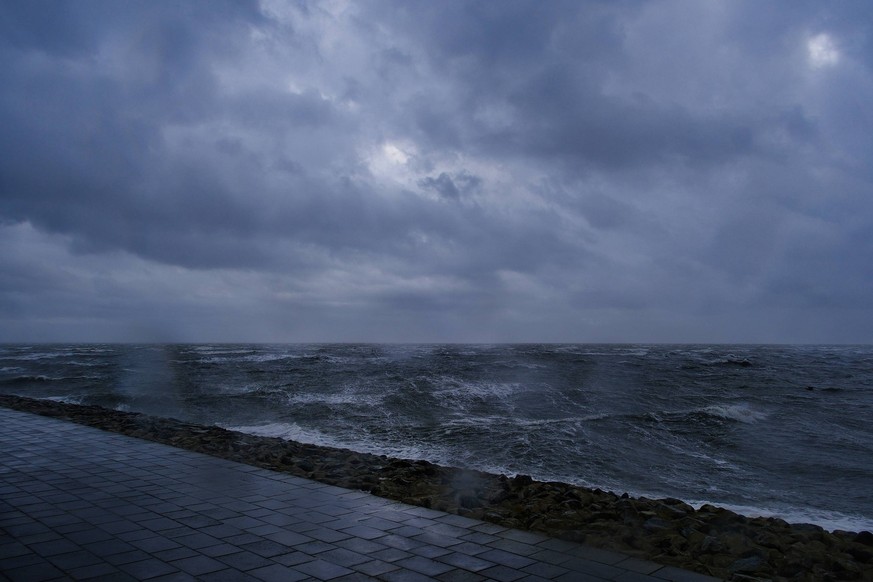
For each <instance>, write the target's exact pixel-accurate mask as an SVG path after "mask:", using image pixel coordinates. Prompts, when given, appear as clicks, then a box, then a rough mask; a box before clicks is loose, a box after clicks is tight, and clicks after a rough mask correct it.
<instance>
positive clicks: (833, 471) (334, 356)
mask: <svg viewBox="0 0 873 582" xmlns="http://www.w3.org/2000/svg"><path fill="white" fill-rule="evenodd" d="M0 392H2V393H7V394H19V395H23V396H30V397H36V398H50V399H55V400H61V401H65V402H73V403H81V404H97V405H100V406H104V407H109V408H117V409H120V410H130V411H139V412H146V413H150V414H156V415H160V416H169V417H175V418H179V419H183V420H188V421H193V422H198V423H206V424H217V425H220V426H224V427H227V428H233V429H236V430H241V431H245V432H250V433H254V434H259V435H269V436H279V437H285V438H289V439H294V440H298V441H302V442H309V443H315V444H322V445H330V446H338V447H345V448H350V449H354V450H357V451H363V452H372V453H377V454H387V455H391V456H400V457H407V458H421V459H427V460H429V461H433V462H436V463H440V464H445V465H454V466H464V467H470V468H477V469H482V470H486V471H491V472H499V473H505V474H517V473H521V474H528V475H532V476H533V477H534V478H537V479H542V480H558V481H564V482H569V483H575V484H579V485H585V486H589V487H599V488H601V489H607V490H612V491H615V492H629V493H630V494H632V495H645V496H648V497H678V498H680V499H683V500H685V501H688V502H690V503H692V504H696V505H699V504H702V503H713V504H716V505H721V506H723V507H728V508H730V509H734V510H735V511H738V512H740V513H744V514H747V515H775V516H779V517H782V518H784V519H787V520H788V521H793V522H809V523H817V524H819V525H822V526H824V527H826V528H828V529H848V530H855V531H857V530H862V529H867V530H873V346H714V345H590V344H584V345H551V344H549V345H375V344H363V345H345V344H342V345H224V344H221V345H218V344H210V345H113V344H106V345H5V346H0Z"/></svg>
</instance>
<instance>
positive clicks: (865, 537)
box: [855, 530, 873, 546]
mask: <svg viewBox="0 0 873 582" xmlns="http://www.w3.org/2000/svg"><path fill="white" fill-rule="evenodd" d="M855 541H856V542H858V543H859V544H864V545H865V546H873V533H870V532H869V531H866V530H865V531H861V532H858V535H856V536H855Z"/></svg>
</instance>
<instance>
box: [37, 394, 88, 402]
mask: <svg viewBox="0 0 873 582" xmlns="http://www.w3.org/2000/svg"><path fill="white" fill-rule="evenodd" d="M40 400H51V401H52V402H62V403H64V404H82V403H83V402H84V401H85V396H84V395H67V396H46V397H44V398H40Z"/></svg>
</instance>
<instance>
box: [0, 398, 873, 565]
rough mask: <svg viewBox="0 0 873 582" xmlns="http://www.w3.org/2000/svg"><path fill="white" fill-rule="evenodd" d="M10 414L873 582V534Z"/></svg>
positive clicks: (65, 410) (699, 555) (639, 548)
mask: <svg viewBox="0 0 873 582" xmlns="http://www.w3.org/2000/svg"><path fill="white" fill-rule="evenodd" d="M0 405H2V406H5V407H8V408H14V409H17V410H23V411H27V412H32V413H36V414H42V415H46V416H52V417H56V418H61V419H66V420H70V421H73V422H77V423H81V424H85V425H89V426H93V427H97V428H100V429H103V430H108V431H112V432H117V433H121V434H126V435H130V436H134V437H138V438H143V439H148V440H152V441H157V442H161V443H165V444H169V445H172V446H175V447H179V448H184V449H189V450H193V451H198V452H202V453H206V454H210V455H214V456H217V457H223V458H226V459H231V460H235V461H240V462H243V463H248V464H251V465H256V466H260V467H264V468H268V469H272V470H276V471H282V472H285V473H289V474H293V475H297V476H301V477H306V478H309V479H314V480H317V481H321V482H324V483H329V484H332V485H337V486H340V487H346V488H350V489H359V490H363V491H368V492H371V493H373V494H375V495H379V496H381V497H385V498H389V499H394V500H398V501H403V502H405V503H410V504H415V505H420V506H423V507H429V508H433V509H439V510H442V511H446V512H450V513H456V514H459V515H464V516H468V517H472V518H476V519H482V520H485V521H489V522H493V523H496V524H500V525H503V526H506V527H513V528H520V529H527V530H531V531H536V532H541V533H545V534H547V535H551V536H554V537H557V538H561V539H566V540H571V541H576V542H581V543H585V544H588V545H592V546H596V547H600V548H605V549H612V550H617V551H621V552H625V553H628V554H632V555H635V556H639V557H642V558H647V559H650V560H654V561H657V562H659V563H663V564H669V565H675V566H679V567H682V568H687V569H690V570H695V571H698V572H701V573H704V574H709V575H712V576H717V577H721V578H724V579H727V580H737V581H740V580H745V581H752V580H798V581H801V580H802V581H807V580H809V581H812V580H873V533H870V532H860V533H856V532H842V531H837V532H828V531H826V530H824V529H822V528H820V527H817V526H813V525H798V524H789V523H786V522H785V521H782V520H780V519H776V518H749V517H745V516H742V515H738V514H736V513H734V512H731V511H728V510H726V509H722V508H718V507H714V506H710V505H705V506H703V507H701V508H700V509H694V508H693V507H691V506H690V505H688V504H686V503H684V502H682V501H680V500H678V499H647V498H632V497H629V496H628V495H626V494H625V495H617V494H615V493H612V492H607V491H601V490H598V489H593V490H592V489H586V488H584V487H579V486H574V485H568V484H566V483H557V482H540V481H535V480H533V479H531V478H530V477H528V476H524V475H518V476H515V477H507V476H505V475H495V474H491V473H484V472H480V471H472V470H467V469H459V468H453V467H443V466H439V465H435V464H433V463H429V462H427V461H416V460H406V459H396V458H390V457H385V456H379V455H371V454H366V453H356V452H354V451H350V450H345V449H337V448H331V447H323V446H316V445H308V444H302V443H297V442H293V441H287V440H282V439H279V438H271V437H258V436H253V435H248V434H245V433H239V432H234V431H230V430H226V429H223V428H219V427H215V426H203V425H196V424H191V423H187V422H182V421H179V420H175V419H171V418H160V417H155V416H149V415H145V414H140V413H131V412H121V411H117V410H109V409H105V408H100V407H95V406H79V405H73V404H66V403H60V402H54V401H48V400H34V399H30V398H24V397H19V396H8V395H0Z"/></svg>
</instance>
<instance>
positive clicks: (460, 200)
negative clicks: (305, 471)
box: [0, 0, 873, 342]
mask: <svg viewBox="0 0 873 582" xmlns="http://www.w3.org/2000/svg"><path fill="white" fill-rule="evenodd" d="M871 25H873V10H871V9H870V7H869V6H868V3H867V2H865V1H860V0H859V1H857V2H841V3H839V4H835V3H819V2H795V1H792V2H788V1H785V2H771V3H767V4H766V5H761V4H760V3H758V2H751V1H749V2H742V1H740V2H707V3H702V2H694V1H692V0H683V1H652V2H600V1H593V0H592V1H587V2H578V1H572V2H549V3H539V2H511V1H485V2H460V1H448V2H424V1H421V2H375V1H374V2H365V3H357V2H340V1H336V2H312V3H309V2H283V1H280V0H269V1H267V0H265V1H263V2H260V3H257V2H248V3H247V2H238V1H228V2H223V3H218V2H204V1H193V0H192V1H188V2H172V3H171V2H133V3H117V2H112V1H96V0H95V1H72V0H71V1H68V2H62V1H60V0H59V1H52V2H37V1H32V2H19V3H5V4H4V5H3V6H2V7H0V87H2V89H0V127H3V131H2V132H0V241H2V243H3V245H2V248H4V249H6V250H5V252H3V253H2V256H0V275H2V276H0V327H2V329H3V331H0V340H7V341H17V340H53V339H59V340H67V339H78V340H103V339H106V340H119V339H121V340H128V339H129V340H139V339H159V340H185V341H198V340H214V341H221V340H225V341H233V340H263V341H318V340H348V341H357V340H365V341H385V340H387V341H410V340H411V341H540V340H544V341H789V342H791V341H821V342H829V341H840V342H853V341H856V342H870V341H873V332H871V331H870V330H873V300H871V297H873V294H871V293H870V290H871V289H873V267H871V264H873V261H871V260H870V257H873V224H871V223H873V196H871V194H873V170H871V168H873V166H871V164H870V160H871V159H873V114H871V109H870V103H873V46H871Z"/></svg>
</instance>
